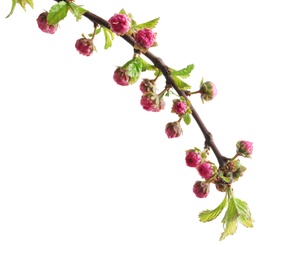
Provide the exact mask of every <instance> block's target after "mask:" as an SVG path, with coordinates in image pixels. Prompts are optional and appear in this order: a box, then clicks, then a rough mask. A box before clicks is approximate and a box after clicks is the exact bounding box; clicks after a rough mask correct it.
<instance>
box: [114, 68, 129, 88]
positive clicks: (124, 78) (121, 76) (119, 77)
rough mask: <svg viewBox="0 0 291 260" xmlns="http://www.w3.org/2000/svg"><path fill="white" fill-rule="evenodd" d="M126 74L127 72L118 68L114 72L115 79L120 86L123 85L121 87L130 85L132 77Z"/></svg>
mask: <svg viewBox="0 0 291 260" xmlns="http://www.w3.org/2000/svg"><path fill="white" fill-rule="evenodd" d="M126 72H127V70H126V69H124V68H122V67H118V68H117V69H116V70H115V71H114V74H113V79H114V81H115V82H116V83H117V84H118V85H121V86H128V85H129V81H130V77H129V76H128V75H127V73H126Z"/></svg>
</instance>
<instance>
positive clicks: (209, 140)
mask: <svg viewBox="0 0 291 260" xmlns="http://www.w3.org/2000/svg"><path fill="white" fill-rule="evenodd" d="M54 1H56V2H60V1H61V0H54ZM83 16H85V17H86V18H88V19H89V20H90V21H91V22H92V23H93V24H99V25H101V26H103V27H106V28H107V29H110V25H109V23H108V22H107V21H106V20H104V19H102V18H101V17H99V16H97V15H95V14H93V13H91V12H89V11H87V12H85V13H84V14H83ZM120 37H122V38H123V39H124V40H125V41H127V42H128V43H129V44H130V45H131V46H133V47H134V39H133V37H131V36H129V35H123V36H120ZM143 55H144V56H146V57H147V58H148V59H149V60H151V62H152V63H153V64H154V66H155V67H156V68H158V69H159V70H160V72H161V73H162V74H163V75H164V77H165V79H166V84H167V85H171V86H172V88H174V89H175V91H176V92H177V93H178V95H179V96H181V97H184V98H185V99H186V100H188V96H187V91H182V90H180V89H179V88H178V87H177V86H176V84H175V82H174V80H173V78H172V76H171V74H170V71H169V67H168V66H167V65H166V64H165V63H164V62H163V60H162V59H161V58H159V57H157V56H155V55H154V54H153V53H151V52H150V51H147V52H146V53H143ZM190 104H191V102H190ZM190 109H191V111H192V116H193V118H194V119H195V121H196V122H197V124H198V126H199V128H200V130H201V132H202V133H203V135H204V138H205V146H209V147H211V149H212V151H213V152H214V154H215V156H216V158H217V161H218V163H219V166H220V168H222V167H223V166H224V165H225V163H226V162H227V160H228V159H227V158H226V157H224V156H222V154H221V153H220V151H219V150H218V148H217V147H216V145H215V143H214V140H213V137H212V134H211V133H210V132H209V131H208V130H207V128H206V126H205V125H204V123H203V121H202V120H201V118H200V116H199V115H198V113H197V112H196V110H195V109H194V107H193V105H192V104H191V105H190Z"/></svg>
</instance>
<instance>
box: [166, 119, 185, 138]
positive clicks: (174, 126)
mask: <svg viewBox="0 0 291 260" xmlns="http://www.w3.org/2000/svg"><path fill="white" fill-rule="evenodd" d="M165 132H166V134H167V136H168V138H176V137H179V136H180V135H181V134H182V133H183V130H182V128H181V125H180V122H178V121H177V122H173V123H168V124H167V125H166V129H165Z"/></svg>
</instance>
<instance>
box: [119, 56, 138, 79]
mask: <svg viewBox="0 0 291 260" xmlns="http://www.w3.org/2000/svg"><path fill="white" fill-rule="evenodd" d="M122 68H126V69H127V75H128V76H129V77H130V81H129V84H133V83H135V82H136V81H137V80H138V79H139V77H140V74H141V72H142V61H141V58H139V57H134V58H133V59H132V60H130V61H128V62H127V63H126V64H124V65H123V66H122Z"/></svg>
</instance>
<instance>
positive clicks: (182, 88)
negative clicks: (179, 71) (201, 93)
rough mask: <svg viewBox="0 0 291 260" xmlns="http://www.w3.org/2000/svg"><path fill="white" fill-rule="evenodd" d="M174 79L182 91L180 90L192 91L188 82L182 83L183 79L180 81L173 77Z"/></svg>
mask: <svg viewBox="0 0 291 260" xmlns="http://www.w3.org/2000/svg"><path fill="white" fill-rule="evenodd" d="M172 78H173V80H174V82H175V84H176V86H177V87H178V88H179V89H180V90H187V89H191V86H190V85H188V84H187V83H186V82H184V81H182V80H181V79H179V78H178V77H176V76H174V75H172Z"/></svg>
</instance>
